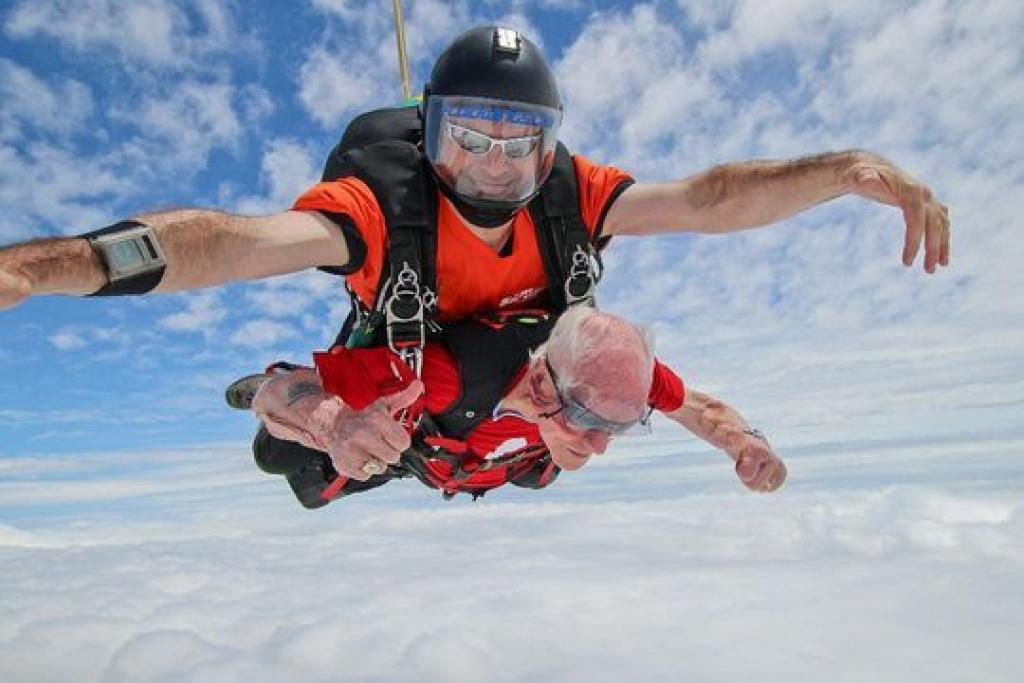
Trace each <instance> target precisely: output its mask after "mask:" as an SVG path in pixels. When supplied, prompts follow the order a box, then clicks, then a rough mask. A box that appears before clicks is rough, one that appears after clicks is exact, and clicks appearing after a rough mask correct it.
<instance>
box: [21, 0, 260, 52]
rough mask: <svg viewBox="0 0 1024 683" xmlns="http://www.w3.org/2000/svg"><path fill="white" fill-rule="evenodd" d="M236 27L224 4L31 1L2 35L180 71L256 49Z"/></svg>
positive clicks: (203, 0) (199, 0)
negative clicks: (203, 61) (41, 38)
mask: <svg viewBox="0 0 1024 683" xmlns="http://www.w3.org/2000/svg"><path fill="white" fill-rule="evenodd" d="M237 24H238V22H237V21H235V20H234V19H233V17H232V16H231V12H230V10H229V9H228V6H227V5H225V3H224V2H222V1H221V0H194V1H189V0H181V1H178V0H136V1H134V2H121V1H119V0H84V1H81V0H79V1H75V0H43V1H35V0H33V1H31V2H21V3H20V4H18V5H17V6H15V7H14V8H13V9H12V11H11V12H10V13H9V14H8V16H7V20H6V22H5V24H4V30H5V32H6V33H7V35H9V36H11V37H12V38H16V39H21V40H24V39H30V38H34V37H37V36H45V37H48V38H52V39H54V40H56V41H58V42H59V43H61V44H62V45H64V46H65V47H67V48H68V49H71V50H74V51H79V52H91V53H94V54H102V55H104V56H106V55H118V56H120V58H121V59H123V60H124V61H126V62H128V63H137V64H140V65H143V66H152V67H175V68H178V67H183V66H190V65H195V66H201V64H200V63H199V60H200V59H201V58H203V57H204V56H207V55H209V54H212V53H216V52H223V51H231V52H233V53H235V54H237V53H238V52H241V51H248V50H252V49H253V48H254V45H255V44H254V42H253V40H252V39H251V38H250V37H248V36H245V35H243V34H241V33H240V32H239V31H238V30H237V28H236V26H237Z"/></svg>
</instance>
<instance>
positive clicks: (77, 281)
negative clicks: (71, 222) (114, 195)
mask: <svg viewBox="0 0 1024 683" xmlns="http://www.w3.org/2000/svg"><path fill="white" fill-rule="evenodd" d="M0 266H3V268H5V269H7V270H9V271H10V272H11V273H13V274H15V275H18V276H20V278H21V279H20V283H23V285H24V287H25V291H23V292H21V294H22V295H25V296H28V295H34V294H80V295H84V294H91V293H93V292H95V291H96V290H97V289H99V288H100V287H102V286H103V285H105V284H106V283H107V276H106V274H105V272H104V270H103V264H102V263H101V261H100V258H99V256H98V255H97V254H96V253H95V252H94V251H93V249H92V247H91V246H90V245H89V243H88V242H86V241H85V240H84V239H81V238H77V237H62V238H54V239H40V240H32V241H31V242H25V243H23V244H16V245H14V246H10V247H4V248H2V249H0Z"/></svg>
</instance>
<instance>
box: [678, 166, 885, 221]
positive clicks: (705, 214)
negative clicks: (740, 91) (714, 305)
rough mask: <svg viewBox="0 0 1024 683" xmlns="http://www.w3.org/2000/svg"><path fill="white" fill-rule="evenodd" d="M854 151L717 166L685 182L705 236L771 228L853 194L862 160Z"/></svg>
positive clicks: (687, 192)
mask: <svg viewBox="0 0 1024 683" xmlns="http://www.w3.org/2000/svg"><path fill="white" fill-rule="evenodd" d="M862 154H866V153H865V152H860V151H855V150H850V151H845V152H829V153H826V154H818V155H815V156H809V157H802V158H799V159H792V160H787V161H746V162H738V163H732V164H723V165H720V166H715V167H713V168H711V169H709V170H707V171H705V172H703V173H701V174H698V175H696V176H692V177H690V178H688V179H686V180H684V181H682V182H683V183H684V184H685V185H686V190H685V192H686V197H687V200H688V202H689V204H690V205H691V206H692V207H693V210H694V215H696V216H699V217H700V220H699V221H698V223H697V226H696V229H697V230H698V231H701V232H726V231H729V230H736V229H743V228H752V227H756V226H760V225H767V224H768V223H774V222H775V221H778V220H782V219H784V218H788V217H789V216H793V215H795V214H797V213H800V212H801V211H804V210H806V209H808V208H810V207H812V206H815V205H817V204H821V203H822V202H825V201H828V200H830V199H834V198H836V197H839V196H841V195H843V194H845V193H846V192H848V191H849V182H848V177H847V176H848V173H849V170H850V169H851V168H852V167H853V165H854V163H855V162H856V159H857V158H858V156H859V155H862Z"/></svg>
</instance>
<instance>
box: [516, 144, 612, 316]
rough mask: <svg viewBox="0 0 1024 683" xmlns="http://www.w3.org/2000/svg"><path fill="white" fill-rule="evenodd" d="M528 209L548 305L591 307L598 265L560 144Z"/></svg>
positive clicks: (566, 155) (569, 163)
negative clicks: (547, 174) (549, 172)
mask: <svg viewBox="0 0 1024 683" xmlns="http://www.w3.org/2000/svg"><path fill="white" fill-rule="evenodd" d="M529 211H530V216H531V217H532V218H533V224H534V228H535V230H536V233H537V243H538V246H540V253H541V261H542V263H543V265H544V273H545V275H546V276H547V280H548V297H549V299H550V303H551V306H552V308H553V309H554V310H556V311H561V310H564V309H566V308H567V307H569V306H572V305H574V304H577V303H586V304H589V305H594V304H595V288H596V287H597V283H598V281H599V280H600V279H601V274H602V271H603V264H602V262H601V256H600V254H599V253H598V251H597V250H596V249H595V248H594V246H593V244H592V243H591V241H590V234H589V233H588V232H587V226H586V224H585V223H584V222H583V216H582V214H581V213H580V202H579V186H578V181H577V179H576V167H575V165H574V164H573V162H572V156H571V155H570V154H569V150H567V149H566V148H565V146H564V145H563V144H562V143H558V147H557V148H556V150H555V161H554V164H553V166H552V168H551V175H549V176H548V179H547V180H546V181H545V182H544V187H543V189H541V191H540V193H539V194H538V195H537V196H536V197H535V198H534V199H533V200H532V201H531V202H530V204H529Z"/></svg>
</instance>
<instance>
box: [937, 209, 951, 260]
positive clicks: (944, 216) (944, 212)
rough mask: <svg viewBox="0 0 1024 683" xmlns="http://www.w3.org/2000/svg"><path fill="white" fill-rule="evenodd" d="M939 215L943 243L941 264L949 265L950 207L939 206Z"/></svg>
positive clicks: (940, 252) (940, 253) (941, 246)
mask: <svg viewBox="0 0 1024 683" xmlns="http://www.w3.org/2000/svg"><path fill="white" fill-rule="evenodd" d="M939 214H940V217H941V225H942V242H941V244H940V246H939V264H940V265H942V266H948V265H949V207H947V206H946V205H945V204H941V203H940V204H939Z"/></svg>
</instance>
